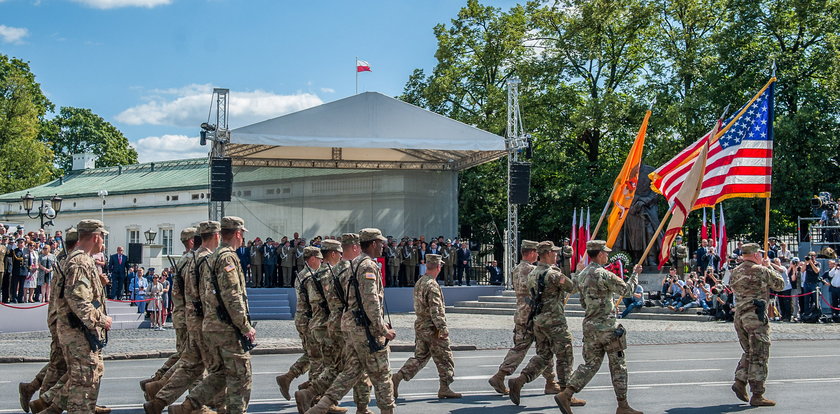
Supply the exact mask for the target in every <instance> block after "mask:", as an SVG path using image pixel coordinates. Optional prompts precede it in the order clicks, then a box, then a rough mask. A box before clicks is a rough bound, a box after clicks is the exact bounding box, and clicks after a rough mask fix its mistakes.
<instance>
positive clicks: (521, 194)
mask: <svg viewBox="0 0 840 414" xmlns="http://www.w3.org/2000/svg"><path fill="white" fill-rule="evenodd" d="M530 187H531V163H528V162H514V163H511V164H510V189H509V194H510V203H511V204H528V190H529V189H530Z"/></svg>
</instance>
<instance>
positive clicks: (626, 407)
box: [615, 400, 645, 414]
mask: <svg viewBox="0 0 840 414" xmlns="http://www.w3.org/2000/svg"><path fill="white" fill-rule="evenodd" d="M615 414H645V413H643V412H641V411H638V410H634V409H633V408H632V407H630V404H627V400H618V408H616V409H615Z"/></svg>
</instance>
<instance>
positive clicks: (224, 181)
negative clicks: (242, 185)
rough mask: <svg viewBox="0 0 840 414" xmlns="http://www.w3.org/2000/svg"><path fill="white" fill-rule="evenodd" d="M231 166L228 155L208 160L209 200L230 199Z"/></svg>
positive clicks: (231, 184) (231, 187) (231, 188)
mask: <svg viewBox="0 0 840 414" xmlns="http://www.w3.org/2000/svg"><path fill="white" fill-rule="evenodd" d="M232 190H233V167H232V165H231V159H230V157H224V158H212V159H211V160H210V201H230V193H231V191H232Z"/></svg>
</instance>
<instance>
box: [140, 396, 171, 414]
mask: <svg viewBox="0 0 840 414" xmlns="http://www.w3.org/2000/svg"><path fill="white" fill-rule="evenodd" d="M164 408H166V401H164V400H161V399H160V398H155V399H153V400H151V401H147V402H146V403H145V404H143V410H145V411H146V414H160V413H162V412H163V409H164Z"/></svg>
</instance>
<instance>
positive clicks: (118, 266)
mask: <svg viewBox="0 0 840 414" xmlns="http://www.w3.org/2000/svg"><path fill="white" fill-rule="evenodd" d="M123 251H124V250H123V247H122V246H118V247H117V253H115V254H112V255H111V257H110V258H109V259H108V272H109V273H110V274H111V294H110V295H108V299H119V298H120V297H122V296H123V295H125V294H126V292H128V282H129V280H128V279H127V278H126V275H127V274H128V256H126V255H125V254H123Z"/></svg>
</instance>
